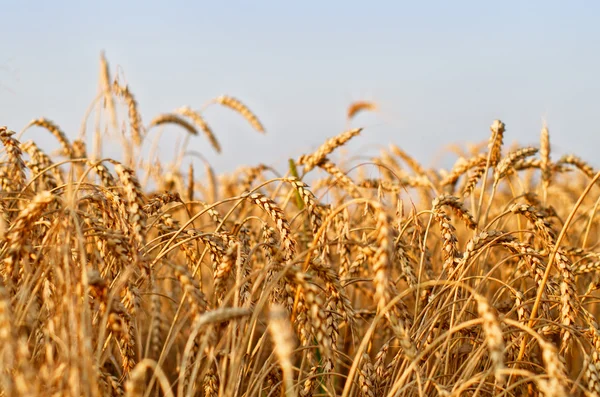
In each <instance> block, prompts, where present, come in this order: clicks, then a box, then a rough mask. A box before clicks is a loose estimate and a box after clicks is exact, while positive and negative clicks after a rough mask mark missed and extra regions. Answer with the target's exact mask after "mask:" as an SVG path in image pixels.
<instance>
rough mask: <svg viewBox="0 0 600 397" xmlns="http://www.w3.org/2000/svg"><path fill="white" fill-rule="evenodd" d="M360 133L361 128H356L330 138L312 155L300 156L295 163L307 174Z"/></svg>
mask: <svg viewBox="0 0 600 397" xmlns="http://www.w3.org/2000/svg"><path fill="white" fill-rule="evenodd" d="M361 131H362V128H356V129H353V130H349V131H346V132H343V133H341V134H340V135H337V136H335V137H333V138H330V139H328V140H327V141H325V143H324V144H322V145H321V146H319V148H318V149H317V150H316V151H315V152H314V153H313V154H311V155H302V156H300V158H299V159H298V161H297V163H298V164H299V165H303V166H304V170H305V171H306V172H308V171H310V170H311V169H313V168H315V167H316V166H317V165H318V164H319V163H320V162H321V161H323V159H325V157H326V156H327V155H328V154H329V153H331V152H333V151H334V150H335V149H337V148H338V147H340V146H342V145H344V144H345V143H346V142H348V141H349V140H350V139H352V138H353V137H355V136H357V135H358V134H360V132H361Z"/></svg>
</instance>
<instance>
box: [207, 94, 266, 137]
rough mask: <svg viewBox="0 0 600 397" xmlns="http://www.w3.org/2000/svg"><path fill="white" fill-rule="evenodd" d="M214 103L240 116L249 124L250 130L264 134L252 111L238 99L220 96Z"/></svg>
mask: <svg viewBox="0 0 600 397" xmlns="http://www.w3.org/2000/svg"><path fill="white" fill-rule="evenodd" d="M214 102H216V103H218V104H221V105H223V106H226V107H228V108H230V109H232V110H235V111H236V112H238V113H239V114H241V115H242V116H243V117H244V118H245V119H246V120H247V121H248V123H250V125H251V126H252V128H254V129H255V130H256V131H258V132H261V133H263V134H264V132H265V129H264V127H263V125H262V124H261V122H260V121H259V120H258V117H256V115H255V114H254V113H252V111H251V110H250V109H249V108H248V107H247V106H246V105H244V104H243V103H242V102H240V101H239V100H238V99H236V98H233V97H230V96H227V95H221V96H220V97H218V98H215V99H214Z"/></svg>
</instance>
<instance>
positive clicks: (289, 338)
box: [269, 305, 295, 397]
mask: <svg viewBox="0 0 600 397" xmlns="http://www.w3.org/2000/svg"><path fill="white" fill-rule="evenodd" d="M269 329H270V331H271V338H272V339H273V344H274V345H275V354H276V355H277V360H278V361H279V365H280V366H281V370H282V371H283V385H284V388H285V393H286V396H288V397H291V396H294V395H295V392H294V373H293V364H292V354H293V352H294V331H293V330H292V325H291V324H290V323H289V319H288V316H287V310H286V309H285V308H284V307H283V306H280V305H273V306H271V308H270V310H269Z"/></svg>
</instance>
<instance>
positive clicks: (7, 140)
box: [0, 127, 25, 193]
mask: <svg viewBox="0 0 600 397" xmlns="http://www.w3.org/2000/svg"><path fill="white" fill-rule="evenodd" d="M13 135H14V132H13V131H9V130H7V129H6V127H0V140H1V141H2V144H3V145H4V149H5V150H6V154H7V155H8V165H4V166H3V167H2V175H1V179H0V182H1V184H0V185H1V187H2V190H3V191H5V192H7V193H11V192H18V191H20V190H21V189H22V188H23V184H24V182H25V162H24V161H23V158H22V154H23V153H22V151H21V148H20V147H19V146H20V145H19V141H17V140H16V139H15V138H13Z"/></svg>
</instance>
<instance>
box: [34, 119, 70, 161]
mask: <svg viewBox="0 0 600 397" xmlns="http://www.w3.org/2000/svg"><path fill="white" fill-rule="evenodd" d="M34 125H36V126H38V127H42V128H45V129H47V130H48V131H50V133H51V134H52V135H54V137H55V138H56V139H57V140H58V142H59V143H60V146H61V147H62V150H63V153H62V154H63V155H64V156H66V157H68V158H71V157H73V154H74V153H73V147H72V146H71V143H70V142H69V139H68V138H67V136H66V135H65V133H64V132H63V131H62V130H61V129H60V127H59V126H58V125H56V124H55V123H53V122H52V121H50V120H48V119H45V118H39V119H35V120H31V121H30V122H29V124H27V126H26V127H25V128H29V127H31V126H34Z"/></svg>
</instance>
